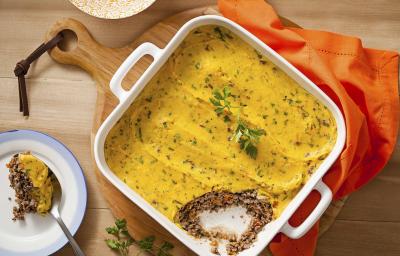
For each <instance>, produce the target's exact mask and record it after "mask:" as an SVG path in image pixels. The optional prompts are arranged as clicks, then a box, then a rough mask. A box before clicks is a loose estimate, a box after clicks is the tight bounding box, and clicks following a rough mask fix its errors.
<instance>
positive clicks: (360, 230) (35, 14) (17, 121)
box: [0, 0, 400, 256]
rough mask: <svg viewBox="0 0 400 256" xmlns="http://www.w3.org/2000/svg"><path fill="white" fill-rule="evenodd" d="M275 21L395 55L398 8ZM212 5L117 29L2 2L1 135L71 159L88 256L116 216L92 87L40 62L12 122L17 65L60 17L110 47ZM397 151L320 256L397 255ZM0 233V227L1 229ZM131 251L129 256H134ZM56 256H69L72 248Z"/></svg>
mask: <svg viewBox="0 0 400 256" xmlns="http://www.w3.org/2000/svg"><path fill="white" fill-rule="evenodd" d="M270 2H271V3H272V5H273V6H275V8H276V9H277V11H278V12H279V13H280V14H281V15H282V16H286V17H288V18H290V19H291V20H293V21H294V22H296V23H298V24H299V25H301V26H303V27H306V28H315V29H322V30H330V31H334V32H340V33H344V34H350V35H357V36H359V37H360V38H362V40H363V43H364V45H365V46H368V47H375V48H385V49H392V50H397V51H400V2H399V1H398V0H370V1H364V0H353V1H350V0H346V1H345V0H343V1H330V0H302V1H298V0H271V1H270ZM207 4H215V1H213V0H201V1H200V0H198V1H187V0H158V1H157V2H156V3H155V4H154V5H153V6H151V7H150V8H149V9H148V10H146V11H145V12H143V13H141V14H139V15H137V16H134V17H131V18H127V19H123V20H113V21H108V20H100V19H97V18H93V17H90V16H88V15H86V14H84V13H82V12H80V11H79V10H78V9H76V8H75V7H73V6H72V5H71V4H70V3H69V2H68V1H66V0H41V1H34V0H31V1H28V0H19V1H15V0H0V63H1V64H0V131H5V130H9V129H16V128H29V129H35V130H39V131H43V132H46V133H49V134H51V135H52V136H54V137H56V138H57V139H59V140H61V141H62V142H64V143H65V144H66V145H67V146H68V147H69V148H70V149H71V150H72V152H73V153H74V154H75V155H76V156H77V157H78V159H79V161H80V163H81V164H82V166H83V169H84V171H85V175H86V177H87V183H88V184H87V185H88V188H89V202H88V210H87V214H86V217H85V220H84V222H83V224H82V226H81V228H80V229H79V231H78V233H77V235H76V237H77V240H78V242H79V243H80V245H81V246H82V248H83V250H84V251H85V252H86V253H87V255H112V253H111V252H110V251H109V250H108V249H107V247H106V245H105V243H104V239H105V237H106V234H105V232H104V228H105V227H107V226H109V225H111V224H112V223H113V216H112V215H111V213H110V210H109V209H108V206H107V204H106V202H105V201H104V199H103V197H102V196H101V194H100V191H99V188H98V186H97V181H96V177H95V173H94V166H93V162H92V160H91V157H90V137H89V136H90V129H91V124H92V120H93V113H94V103H95V97H96V94H95V86H94V82H93V81H92V80H91V78H90V77H89V76H88V75H87V74H86V73H84V72H83V71H81V70H79V69H77V68H74V67H69V66H65V65H60V64H57V63H55V62H53V61H52V60H51V59H50V57H49V56H47V55H45V56H44V57H42V58H41V59H40V60H39V61H38V62H37V63H35V64H33V65H32V67H31V70H30V72H29V75H28V79H27V83H28V88H29V92H28V93H29V99H30V107H31V117H30V118H29V119H27V120H26V119H24V118H23V117H22V116H21V114H20V113H19V112H18V90H17V80H16V78H15V77H14V75H13V69H14V66H15V63H16V62H17V61H19V60H20V59H22V58H25V57H26V56H27V54H29V53H30V52H31V51H32V50H33V49H34V48H36V47H37V46H38V45H39V44H40V43H41V42H42V40H43V37H44V34H45V32H46V30H47V29H48V28H49V26H50V25H51V24H52V23H53V22H54V21H56V20H57V19H60V18H61V17H73V18H76V19H78V20H80V21H82V22H83V23H84V24H85V25H86V26H87V27H88V28H89V30H90V31H91V32H92V33H93V35H94V37H95V38H96V39H97V40H98V41H100V42H101V43H103V44H105V45H107V46H114V47H117V46H122V45H125V44H127V43H128V42H131V41H132V40H133V39H135V37H137V36H138V35H140V34H141V33H142V32H143V31H144V30H145V29H146V28H149V27H150V26H152V25H153V24H155V23H156V22H158V21H160V20H161V19H162V18H165V17H168V16H170V15H172V14H174V13H176V12H179V11H182V10H185V9H188V8H193V7H197V6H203V5H207ZM399 167H400V144H399V142H398V143H397V148H396V152H395V153H394V155H393V157H392V159H391V161H390V163H389V164H388V165H387V167H386V168H385V170H384V171H383V172H382V173H381V174H380V175H378V177H376V178H375V179H374V180H373V181H372V182H371V183H369V184H368V185H366V186H365V187H364V188H362V189H361V190H360V191H358V192H356V193H354V194H352V195H351V196H350V198H349V199H348V201H347V203H346V205H345V207H344V208H343V210H342V212H341V213H340V215H339V216H338V218H337V220H336V222H335V224H334V225H333V226H332V228H331V229H330V230H329V231H328V232H327V233H326V234H325V235H324V236H323V237H322V238H321V239H320V240H319V243H318V249H317V255H324V256H325V255H350V254H351V255H352V256H355V255H363V256H367V255H400V170H399V169H400V168H399ZM0 228H1V227H0ZM135 251H136V250H135V249H133V250H132V255H136V254H135V253H134V252H135ZM57 255H72V250H71V248H70V247H69V246H66V247H64V248H63V249H62V250H61V251H60V252H59V253H57Z"/></svg>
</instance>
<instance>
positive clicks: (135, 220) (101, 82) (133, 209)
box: [46, 6, 344, 255]
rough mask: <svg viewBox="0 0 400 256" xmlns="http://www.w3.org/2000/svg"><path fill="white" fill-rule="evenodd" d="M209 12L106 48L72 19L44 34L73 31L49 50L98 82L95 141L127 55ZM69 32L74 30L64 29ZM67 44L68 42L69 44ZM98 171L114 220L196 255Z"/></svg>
mask: <svg viewBox="0 0 400 256" xmlns="http://www.w3.org/2000/svg"><path fill="white" fill-rule="evenodd" d="M205 14H219V13H218V11H217V8H216V7H215V6H208V7H202V8H196V9H191V10H187V11H184V12H182V13H179V14H176V15H174V16H172V17H169V18H167V19H165V20H163V21H161V22H160V23H158V24H156V25H155V26H153V27H152V28H150V29H149V30H147V31H146V32H145V33H144V34H142V35H141V36H140V37H139V38H138V39H137V40H135V41H134V42H132V43H130V44H129V45H127V46H125V47H122V48H108V47H105V46H103V45H100V44H99V43H97V42H96V41H95V40H94V39H93V38H92V36H91V35H90V33H89V31H88V30H87V29H86V27H85V26H84V25H82V24H81V23H79V22H78V21H76V20H73V19H63V20H60V21H58V22H56V23H55V24H54V25H53V26H52V27H51V29H50V30H49V31H48V33H47V35H46V40H49V39H51V38H52V37H54V36H55V35H56V34H58V33H59V32H62V31H63V32H62V33H64V34H65V39H64V40H67V41H68V40H71V36H70V35H71V34H72V35H73V34H75V35H76V38H77V42H76V45H75V46H74V48H73V49H72V50H61V49H60V47H61V48H63V49H65V48H64V47H62V46H59V47H55V48H54V49H53V50H52V51H50V55H51V57H52V58H53V59H54V60H56V61H57V62H60V63H64V64H70V65H75V66H78V67H80V68H82V69H83V70H85V71H86V72H88V73H89V74H90V75H91V76H92V77H93V79H94V80H95V81H96V83H97V102H96V110H95V118H94V122H93V128H92V133H91V139H92V145H93V140H94V137H95V134H96V132H97V130H98V128H99V127H100V125H101V123H102V122H103V121H104V120H105V119H106V117H107V116H108V115H109V113H110V112H111V111H112V110H113V109H114V107H115V106H116V105H117V104H118V101H117V99H116V97H114V96H113V94H112V93H111V91H110V89H109V81H110V80H111V77H112V76H113V74H114V73H115V71H116V70H117V69H118V67H119V66H120V65H121V63H122V62H123V61H124V60H125V58H126V57H127V56H128V55H129V54H130V53H131V52H132V51H133V50H134V49H135V48H136V47H137V46H138V45H140V44H141V43H143V42H152V43H154V44H156V45H157V46H158V47H160V48H164V46H165V45H166V44H167V43H168V42H169V41H170V39H171V38H172V36H173V35H174V34H175V33H176V31H177V30H178V29H179V28H180V27H181V26H182V25H183V24H184V23H185V22H186V21H188V20H190V19H192V18H194V17H197V16H200V15H205ZM282 21H283V23H284V25H285V26H295V27H298V25H296V24H295V23H293V22H291V21H289V20H287V19H285V18H282ZM66 30H70V31H69V32H65V31H66ZM71 31H72V32H71ZM63 43H67V44H68V42H63ZM150 63H151V59H150V58H149V57H144V58H142V60H141V61H140V62H139V63H138V64H136V65H135V66H134V67H133V68H132V70H131V71H130V72H129V74H128V75H127V77H126V78H125V80H124V82H123V85H124V87H125V88H126V89H127V88H128V87H130V86H131V85H133V84H134V82H135V81H136V80H137V79H138V78H139V77H140V75H141V74H142V73H143V72H144V70H145V69H146V68H147V67H148V65H149V64H150ZM92 148H93V147H92ZM96 173H97V179H98V183H99V185H100V186H101V188H102V192H103V196H104V197H105V198H106V200H107V201H108V204H109V207H110V208H111V211H112V213H113V214H114V216H115V218H125V219H127V221H128V226H129V230H130V231H131V233H132V234H134V236H135V237H136V238H143V237H145V236H149V235H154V236H156V238H157V241H158V243H160V242H162V241H169V242H171V243H172V244H174V246H175V248H174V251H173V255H194V253H193V252H191V251H190V250H189V249H188V248H186V247H185V246H184V245H183V244H182V243H180V242H179V241H178V240H177V239H176V238H174V237H173V236H172V235H171V234H170V233H169V232H168V231H166V230H165V229H164V228H163V227H161V226H160V225H159V224H158V223H157V222H156V221H154V220H153V219H152V218H151V217H150V216H148V215H147V214H146V213H145V212H143V211H142V210H141V209H140V208H139V207H137V206H136V205H135V204H134V203H132V202H131V201H130V200H129V199H128V198H126V197H125V196H124V195H123V194H122V193H121V192H120V191H119V190H118V189H117V188H115V187H114V186H113V185H112V184H111V183H109V182H108V181H107V180H106V179H105V178H104V177H103V176H102V175H101V174H100V172H99V171H98V170H96ZM343 204H344V200H342V201H335V202H332V204H331V206H330V207H329V208H328V210H327V211H326V212H325V214H324V215H323V217H322V219H321V221H320V234H322V233H323V232H325V231H326V230H327V229H328V228H329V226H330V225H331V224H332V223H333V221H334V219H335V218H336V216H337V214H338V213H339V211H340V209H341V208H342V206H343ZM265 254H266V255H270V253H269V252H268V250H265Z"/></svg>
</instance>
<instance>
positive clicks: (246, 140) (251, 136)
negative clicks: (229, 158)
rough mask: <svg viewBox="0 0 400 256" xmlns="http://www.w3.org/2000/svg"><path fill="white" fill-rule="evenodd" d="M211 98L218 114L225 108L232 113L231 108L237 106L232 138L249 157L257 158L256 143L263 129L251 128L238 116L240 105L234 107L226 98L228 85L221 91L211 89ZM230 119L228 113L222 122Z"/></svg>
mask: <svg viewBox="0 0 400 256" xmlns="http://www.w3.org/2000/svg"><path fill="white" fill-rule="evenodd" d="M213 96H214V97H213V98H210V99H209V100H210V102H211V103H212V104H213V105H214V107H215V109H214V111H215V112H216V113H217V114H218V115H219V114H221V113H223V112H224V111H225V110H226V112H227V114H232V112H231V109H232V108H239V111H238V113H237V127H236V129H235V133H234V137H233V138H234V139H235V141H236V142H238V143H239V145H240V149H242V150H244V151H245V152H246V154H248V155H249V156H250V157H251V158H253V159H256V158H257V153H258V150H257V144H258V142H259V141H260V137H261V136H262V135H265V131H264V130H263V129H251V128H249V127H248V125H247V124H246V123H245V122H244V121H243V120H242V119H241V118H240V112H241V110H242V107H235V106H232V105H231V102H230V101H229V100H228V98H229V97H232V94H231V91H230V89H229V87H226V86H225V87H224V88H223V89H222V93H221V92H220V91H219V90H214V91H213ZM230 120H231V119H230V118H229V116H228V115H225V116H224V122H229V121H230Z"/></svg>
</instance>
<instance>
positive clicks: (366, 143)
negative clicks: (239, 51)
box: [218, 0, 399, 256]
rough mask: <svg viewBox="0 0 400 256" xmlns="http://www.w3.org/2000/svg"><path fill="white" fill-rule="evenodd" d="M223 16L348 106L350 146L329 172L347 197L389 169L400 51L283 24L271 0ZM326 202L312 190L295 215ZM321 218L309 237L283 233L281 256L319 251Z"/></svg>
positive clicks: (298, 218)
mask: <svg viewBox="0 0 400 256" xmlns="http://www.w3.org/2000/svg"><path fill="white" fill-rule="evenodd" d="M218 6H219V10H220V11H221V13H222V14H223V15H224V16H225V17H227V18H229V19H231V20H233V21H235V22H236V23H238V24H240V25H241V26H243V27H244V28H246V29H247V30H249V31H250V32H251V33H253V34H254V35H256V36H257V37H258V38H260V39H261V40H262V41H264V42H265V43H266V44H267V45H269V46H270V47H271V48H272V49H274V50H275V51H277V52H278V53H279V54H280V55H282V56H283V57H284V58H285V59H287V60H288V61H289V62H291V63H292V64H293V65H294V66H296V67H297V68H298V69H299V70H300V71H301V72H303V73H304V74H305V75H306V76H307V77H308V78H310V79H311V80H312V81H313V82H314V83H315V84H317V85H318V86H319V87H320V88H321V89H322V90H323V91H324V92H325V93H326V94H327V95H328V96H329V97H330V98H331V99H332V100H333V101H334V102H335V103H336V104H337V105H338V106H339V108H340V110H341V111H342V113H343V115H344V117H345V122H346V129H347V139H346V145H345V148H344V150H343V152H342V154H341V155H340V157H339V159H338V160H337V161H336V163H335V164H334V165H333V167H332V168H331V169H330V170H329V171H328V173H327V174H326V175H325V177H324V179H323V180H324V181H325V183H327V185H329V187H330V188H331V190H332V191H333V194H334V199H339V198H341V197H343V196H345V195H347V194H349V193H351V192H353V191H355V190H357V189H358V188H360V187H361V186H362V185H364V184H365V183H367V182H368V181H370V180H371V179H372V178H373V177H375V175H376V174H377V173H379V171H380V170H382V168H383V167H384V165H385V164H386V163H387V161H388V160H389V158H390V155H391V153H392V151H393V149H394V145H395V143H396V137H397V132H398V126H399V95H398V89H397V85H398V58H399V56H398V53H396V52H391V51H382V50H375V49H367V48H364V47H363V46H362V44H361V41H360V39H358V38H355V37H349V36H343V35H338V34H334V33H330V32H323V31H315V30H309V29H299V28H289V27H287V28H286V27H283V25H282V23H281V21H280V20H279V17H278V16H277V14H276V13H275V11H274V9H273V8H272V7H271V6H270V5H268V4H267V3H265V2H264V1H263V0H219V1H218ZM318 200H319V195H318V194H317V193H311V194H310V196H309V197H308V198H307V200H306V201H305V202H304V203H303V204H302V205H301V206H300V208H299V209H298V210H297V211H296V213H295V214H294V216H293V217H292V218H291V220H290V223H291V224H292V225H295V226H296V225H299V224H300V223H302V221H303V220H304V219H305V217H307V216H308V214H309V213H310V212H311V211H312V209H314V206H315V205H316V204H317V202H318ZM317 235H318V223H316V224H315V225H314V227H313V228H312V229H311V230H310V231H309V232H308V233H307V234H306V235H305V236H304V237H302V238H301V239H297V240H292V239H289V238H288V237H286V236H285V235H283V234H279V235H277V237H275V238H274V240H273V241H272V242H271V243H270V246H269V248H270V249H271V251H272V253H273V254H274V255H278V256H293V255H313V254H314V251H315V247H316V243H317Z"/></svg>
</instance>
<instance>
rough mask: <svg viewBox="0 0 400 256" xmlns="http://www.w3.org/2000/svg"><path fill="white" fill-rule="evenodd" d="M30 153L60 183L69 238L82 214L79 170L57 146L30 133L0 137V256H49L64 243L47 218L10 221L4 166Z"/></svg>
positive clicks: (10, 193)
mask: <svg viewBox="0 0 400 256" xmlns="http://www.w3.org/2000/svg"><path fill="white" fill-rule="evenodd" d="M27 150H29V151H31V152H32V154H33V155H35V156H37V157H39V158H40V159H41V160H43V161H44V162H45V163H46V165H47V166H49V168H50V169H51V170H52V171H53V172H54V174H55V175H56V176H57V178H58V180H59V181H60V184H61V188H62V191H63V195H62V200H61V217H62V219H63V220H64V222H65V225H67V227H68V229H69V230H70V231H71V233H72V234H75V233H76V231H77V230H78V228H79V226H80V224H81V222H82V219H83V216H84V214H85V211H86V201H87V191H86V183H85V178H84V176H83V172H82V168H81V167H80V165H79V163H78V161H77V160H76V158H75V157H74V155H73V154H72V153H71V151H69V150H68V149H67V148H66V147H65V146H64V145H63V144H62V143H61V142H59V141H58V140H56V139H54V138H52V137H50V136H49V135H46V134H43V133H40V132H36V131H31V130H13V131H8V132H4V133H0V255H7V256H17V255H18V256H22V255H29V256H36V255H38V256H39V255H40V256H43V255H49V254H51V253H54V252H56V251H57V250H59V249H60V248H61V247H63V246H64V245H65V244H66V243H67V238H66V237H65V235H64V233H63V232H62V231H61V228H60V227H59V226H58V224H57V223H56V221H55V220H53V219H52V217H51V216H50V215H46V216H44V217H43V216H40V215H38V214H27V215H26V216H25V221H16V222H13V221H12V217H13V215H12V208H13V206H14V205H15V202H14V190H13V189H12V188H10V186H9V185H10V183H9V180H8V169H7V167H6V166H5V165H6V163H8V162H9V161H10V159H11V157H12V156H13V155H14V154H16V153H19V152H23V151H27ZM9 198H11V200H9Z"/></svg>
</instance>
